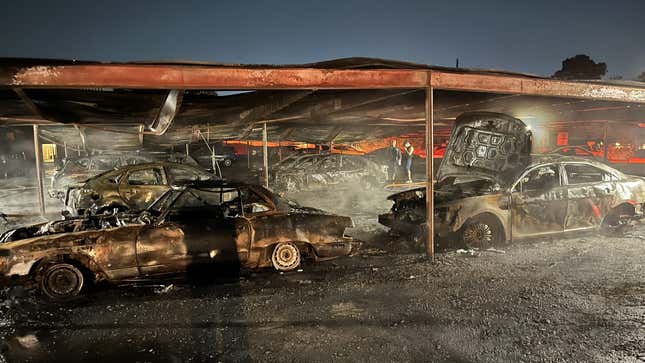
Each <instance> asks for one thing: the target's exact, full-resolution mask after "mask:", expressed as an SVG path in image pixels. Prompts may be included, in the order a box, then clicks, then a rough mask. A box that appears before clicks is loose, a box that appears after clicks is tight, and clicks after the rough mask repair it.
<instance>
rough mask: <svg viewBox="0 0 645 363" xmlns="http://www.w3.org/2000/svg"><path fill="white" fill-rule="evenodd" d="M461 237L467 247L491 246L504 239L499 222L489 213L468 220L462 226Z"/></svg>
mask: <svg viewBox="0 0 645 363" xmlns="http://www.w3.org/2000/svg"><path fill="white" fill-rule="evenodd" d="M461 238H462V242H463V244H464V245H465V246H466V247H468V248H480V249H486V248H490V247H492V246H495V245H497V244H499V243H500V242H501V241H503V238H502V229H501V227H500V226H499V222H498V221H497V220H496V219H495V217H492V216H488V215H480V216H476V217H474V218H471V219H470V220H468V221H467V222H466V223H465V224H464V226H463V227H462V231H461Z"/></svg>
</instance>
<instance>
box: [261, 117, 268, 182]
mask: <svg viewBox="0 0 645 363" xmlns="http://www.w3.org/2000/svg"><path fill="white" fill-rule="evenodd" d="M262 162H263V165H264V187H265V188H268V187H269V148H268V146H267V123H266V122H265V123H264V124H263V125H262Z"/></svg>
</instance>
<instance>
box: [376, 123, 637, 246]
mask: <svg viewBox="0 0 645 363" xmlns="http://www.w3.org/2000/svg"><path fill="white" fill-rule="evenodd" d="M530 150H531V135H530V132H529V131H528V130H527V128H526V126H525V125H524V123H523V122H522V121H520V120H518V119H515V118H512V117H510V116H507V115H503V114H494V113H471V114H464V115H462V116H460V117H459V118H458V119H457V123H456V126H455V129H454V130H453V134H452V136H451V140H450V143H449V145H448V150H447V152H446V157H445V158H444V159H443V161H442V164H441V166H440V168H439V170H438V174H437V180H438V181H437V183H436V184H435V188H434V201H435V210H434V226H435V235H437V236H438V237H439V239H441V238H450V239H454V238H455V237H456V239H458V240H460V241H461V242H462V243H463V244H464V245H466V246H469V247H482V248H486V247H488V246H491V245H495V244H499V243H504V242H509V241H512V240H513V239H519V238H526V237H534V236H543V235H550V234H558V233H564V232H570V231H582V230H592V229H597V228H599V227H608V228H611V227H615V226H617V225H618V224H620V223H624V222H625V221H626V220H629V219H634V218H641V217H642V216H643V211H644V208H645V179H643V178H640V177H635V176H629V175H626V174H623V173H621V172H620V171H618V170H616V169H613V168H611V167H609V166H607V165H605V164H603V163H601V162H598V161H595V160H592V159H586V158H579V157H575V156H561V155H555V154H549V155H531V154H530ZM388 199H390V200H392V201H394V205H393V206H392V209H391V211H390V213H387V214H383V215H380V216H379V222H380V223H381V224H383V225H386V226H388V227H390V228H392V230H394V231H398V232H403V233H411V234H413V235H416V236H425V235H426V234H425V230H426V228H427V227H426V225H425V222H426V190H425V188H420V189H414V190H408V191H404V192H401V193H398V194H394V195H391V196H390V197H389V198H388Z"/></svg>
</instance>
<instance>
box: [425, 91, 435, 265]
mask: <svg viewBox="0 0 645 363" xmlns="http://www.w3.org/2000/svg"><path fill="white" fill-rule="evenodd" d="M432 112H433V90H432V87H428V88H426V176H427V181H426V223H427V225H428V229H427V232H428V236H427V243H426V254H427V255H428V257H429V258H430V259H431V260H433V261H434V193H433V185H432V180H433V179H434V173H433V169H434V165H433V164H434V161H433V155H434V153H433V150H434V139H433V135H434V120H433V115H432Z"/></svg>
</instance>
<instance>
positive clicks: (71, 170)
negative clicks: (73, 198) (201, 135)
mask: <svg viewBox="0 0 645 363" xmlns="http://www.w3.org/2000/svg"><path fill="white" fill-rule="evenodd" d="M154 161H168V162H173V163H180V164H187V165H197V162H196V161H195V160H193V159H192V158H191V157H190V156H186V155H185V154H180V153H170V154H166V153H152V152H148V153H136V154H100V155H94V156H88V157H79V158H67V159H65V160H64V161H63V165H62V166H61V167H60V169H58V170H57V171H56V173H54V175H53V176H52V178H51V182H50V185H49V196H50V197H52V198H58V199H65V191H66V190H67V188H68V187H73V186H77V185H78V184H80V183H83V182H84V181H86V180H87V179H89V178H91V177H93V176H95V175H97V174H100V173H103V172H106V171H108V170H112V169H116V168H121V167H124V166H127V165H136V164H144V163H150V162H154Z"/></svg>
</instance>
